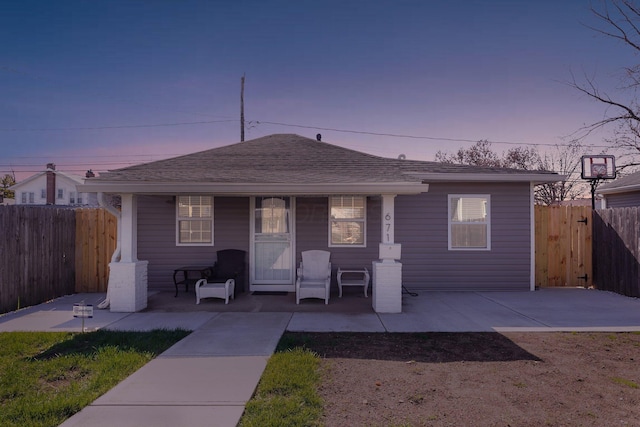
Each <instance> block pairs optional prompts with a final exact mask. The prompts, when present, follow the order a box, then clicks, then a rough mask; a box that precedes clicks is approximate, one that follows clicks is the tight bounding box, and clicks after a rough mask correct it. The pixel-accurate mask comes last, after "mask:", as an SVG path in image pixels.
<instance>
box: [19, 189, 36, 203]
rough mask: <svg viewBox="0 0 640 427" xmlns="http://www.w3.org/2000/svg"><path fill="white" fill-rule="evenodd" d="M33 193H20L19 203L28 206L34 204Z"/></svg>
mask: <svg viewBox="0 0 640 427" xmlns="http://www.w3.org/2000/svg"><path fill="white" fill-rule="evenodd" d="M35 196H36V195H35V193H33V192H23V193H20V201H21V202H22V204H23V205H26V204H29V205H32V204H34V203H35Z"/></svg>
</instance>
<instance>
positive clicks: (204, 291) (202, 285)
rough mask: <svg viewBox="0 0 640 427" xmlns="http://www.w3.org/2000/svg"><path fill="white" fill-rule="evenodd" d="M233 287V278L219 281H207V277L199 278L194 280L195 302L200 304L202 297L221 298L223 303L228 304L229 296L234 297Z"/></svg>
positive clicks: (234, 283) (234, 282) (234, 286)
mask: <svg viewBox="0 0 640 427" xmlns="http://www.w3.org/2000/svg"><path fill="white" fill-rule="evenodd" d="M235 288H236V281H235V280H234V279H227V280H226V281H225V282H220V283H209V282H207V279H200V280H198V281H197V282H196V304H200V300H201V299H203V298H222V299H224V303H225V304H229V297H231V298H232V299H235V290H236V289H235Z"/></svg>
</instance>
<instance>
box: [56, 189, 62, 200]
mask: <svg viewBox="0 0 640 427" xmlns="http://www.w3.org/2000/svg"><path fill="white" fill-rule="evenodd" d="M57 193H58V195H57V197H56V198H57V199H64V189H63V188H58V191H57Z"/></svg>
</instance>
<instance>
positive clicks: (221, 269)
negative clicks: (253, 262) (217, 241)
mask: <svg viewBox="0 0 640 427" xmlns="http://www.w3.org/2000/svg"><path fill="white" fill-rule="evenodd" d="M217 257H218V259H217V261H216V263H215V264H214V265H213V270H212V274H211V276H210V277H209V278H207V281H209V282H218V281H220V282H224V281H226V280H228V279H234V280H235V282H236V292H244V288H245V282H246V273H245V272H246V269H247V263H246V258H247V253H246V252H245V251H243V250H240V249H224V250H221V251H218V253H217Z"/></svg>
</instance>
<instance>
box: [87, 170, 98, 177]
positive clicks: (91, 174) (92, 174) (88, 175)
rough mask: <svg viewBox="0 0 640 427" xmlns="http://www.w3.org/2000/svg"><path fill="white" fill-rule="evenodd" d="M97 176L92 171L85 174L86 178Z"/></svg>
mask: <svg viewBox="0 0 640 427" xmlns="http://www.w3.org/2000/svg"><path fill="white" fill-rule="evenodd" d="M95 176H96V174H95V173H93V171H92V170H91V169H89V170H88V171H87V173H86V174H85V177H86V178H95Z"/></svg>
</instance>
